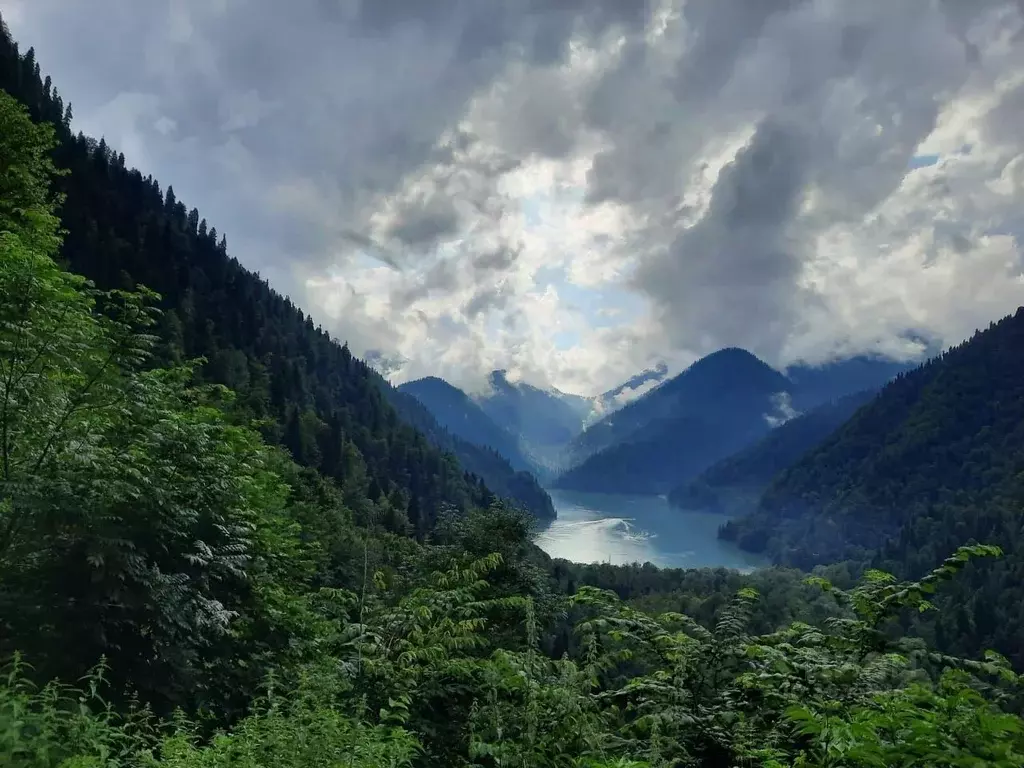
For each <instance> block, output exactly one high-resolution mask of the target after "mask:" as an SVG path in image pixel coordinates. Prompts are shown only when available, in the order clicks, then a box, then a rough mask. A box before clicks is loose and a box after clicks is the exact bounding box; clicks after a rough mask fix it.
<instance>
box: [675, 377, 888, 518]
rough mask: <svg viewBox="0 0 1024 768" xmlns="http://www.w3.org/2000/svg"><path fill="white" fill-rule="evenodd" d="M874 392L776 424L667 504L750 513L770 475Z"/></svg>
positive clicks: (814, 443)
mask: <svg viewBox="0 0 1024 768" xmlns="http://www.w3.org/2000/svg"><path fill="white" fill-rule="evenodd" d="M876 394H877V390H874V389H871V390H867V391H865V392H858V393H856V394H853V395H847V396H846V397H842V398H839V399H837V400H834V401H831V402H827V403H824V404H823V405H819V406H818V407H817V408H814V409H812V410H810V411H808V412H807V413H803V414H801V415H799V416H796V417H794V418H792V419H790V420H789V421H787V422H785V423H784V424H780V425H779V426H777V427H775V429H773V430H772V431H771V432H769V433H768V434H767V435H765V437H763V438H762V439H761V440H759V441H758V442H756V443H754V444H753V445H751V446H749V447H747V448H744V449H743V450H742V451H740V452H739V453H736V454H733V455H732V456H728V457H726V458H724V459H722V460H721V461H719V462H717V463H716V464H714V465H712V466H711V467H708V468H707V469H706V470H704V471H703V472H701V473H700V475H698V476H697V477H696V478H695V479H693V480H692V481H690V482H689V483H684V484H683V485H680V486H677V487H675V488H673V489H672V490H671V491H670V492H669V496H668V498H669V502H671V503H672V504H673V505H675V506H677V507H682V508H684V509H701V510H710V511H715V512H721V513H726V514H749V513H750V512H752V511H753V510H754V509H756V507H757V503H758V501H759V500H760V498H761V494H762V492H763V491H764V489H765V488H767V487H768V485H769V484H770V483H771V481H772V478H774V477H775V476H776V475H777V474H779V473H780V472H782V471H783V470H784V469H786V468H787V467H789V466H790V465H792V464H794V463H796V462H797V461H798V460H799V459H800V458H801V457H802V456H803V455H804V454H805V453H807V452H808V451H810V450H811V449H813V448H815V447H816V446H817V445H818V444H820V443H821V442H822V441H823V440H825V439H826V438H827V437H828V436H829V435H830V434H832V433H833V432H835V431H836V430H837V429H838V428H839V427H840V426H842V425H843V423H845V422H846V421H847V420H848V419H849V418H850V417H851V416H853V414H854V413H856V412H857V409H858V408H860V407H861V406H863V405H864V404H866V403H868V402H870V401H871V400H872V398H874V396H875V395H876Z"/></svg>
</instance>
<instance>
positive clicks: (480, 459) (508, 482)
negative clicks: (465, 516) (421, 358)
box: [375, 374, 555, 519]
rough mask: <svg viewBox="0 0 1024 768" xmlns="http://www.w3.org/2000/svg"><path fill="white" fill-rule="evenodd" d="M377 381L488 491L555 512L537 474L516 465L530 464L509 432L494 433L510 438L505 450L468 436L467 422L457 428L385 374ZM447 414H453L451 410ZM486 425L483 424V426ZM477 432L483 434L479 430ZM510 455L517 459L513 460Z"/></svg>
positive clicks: (544, 513)
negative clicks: (392, 382)
mask: <svg viewBox="0 0 1024 768" xmlns="http://www.w3.org/2000/svg"><path fill="white" fill-rule="evenodd" d="M375 375H376V374H375ZM438 381H440V379H438ZM378 383H379V385H380V387H381V388H382V390H383V391H384V393H385V394H386V396H387V398H388V400H389V401H390V402H391V404H392V405H393V406H394V407H395V410H397V411H398V414H399V415H400V416H401V417H402V419H403V420H404V421H405V422H406V423H408V424H411V425H412V426H414V427H416V429H418V430H419V431H420V432H422V433H423V434H424V435H426V436H427V438H428V439H429V440H430V441H431V442H432V443H434V445H437V446H440V447H441V448H442V449H444V450H446V451H449V452H451V453H453V454H454V455H455V456H456V457H457V458H458V459H459V463H460V465H461V466H462V468H463V469H465V470H466V471H467V472H471V473H472V474H474V475H477V476H479V477H480V478H482V479H483V480H484V482H485V483H486V486H487V490H488V491H490V492H491V493H494V494H497V495H498V496H499V497H501V498H503V499H507V500H508V501H509V502H510V503H512V504H515V505H518V506H522V507H524V508H525V509H527V510H529V511H530V512H531V513H533V514H534V515H536V516H537V517H539V518H541V519H549V518H553V517H554V516H555V508H554V505H553V504H552V502H551V497H550V496H548V493H547V491H545V490H544V489H543V488H542V487H541V486H540V483H539V482H538V481H537V478H536V477H535V476H534V475H533V474H532V473H531V472H530V471H529V469H519V468H517V467H518V466H524V465H525V466H529V465H528V463H527V462H526V460H525V458H523V456H522V455H521V454H519V453H518V452H517V451H516V450H515V448H514V444H515V441H514V440H512V439H511V437H510V436H506V435H502V434H497V435H495V437H496V438H500V437H504V438H505V439H506V440H507V441H508V442H506V443H504V444H501V443H500V441H499V444H500V445H502V449H503V450H502V449H499V448H496V447H494V446H493V445H491V444H490V443H487V442H478V441H477V440H471V439H469V438H468V437H467V433H468V434H472V431H470V430H466V429H465V426H466V422H462V425H461V428H456V427H457V426H458V424H452V425H450V424H449V423H448V422H447V421H445V415H444V411H443V409H442V411H441V413H437V412H435V411H434V410H433V409H431V408H429V407H427V405H425V404H424V403H423V402H421V401H420V399H419V398H417V397H415V396H414V395H413V393H412V392H410V391H408V390H404V389H402V388H401V387H393V386H391V384H389V383H388V382H386V381H384V379H383V378H380V380H379V382H378ZM446 386H450V385H446ZM456 392H458V394H459V395H462V397H465V395H464V394H463V393H462V392H461V391H460V390H456ZM468 406H469V413H470V414H472V409H473V408H475V405H474V404H473V403H472V401H470V402H469V403H468ZM477 411H479V409H477ZM448 415H449V416H450V415H451V413H449V414H448ZM478 415H479V416H481V417H483V420H484V422H490V419H488V417H487V415H486V414H484V413H483V412H479V414H478ZM439 421H440V422H441V423H439ZM491 425H492V427H493V432H497V433H501V430H500V428H498V427H497V426H496V425H493V422H491ZM486 428H487V427H484V429H486ZM476 436H477V437H481V435H480V434H479V433H478V434H477V435H476ZM504 450H507V451H508V454H506V453H504V452H503V451H504ZM509 456H512V457H513V458H514V459H515V461H514V463H513V461H512V460H510V458H509Z"/></svg>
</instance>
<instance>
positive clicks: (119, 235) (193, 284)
mask: <svg viewBox="0 0 1024 768" xmlns="http://www.w3.org/2000/svg"><path fill="white" fill-rule="evenodd" d="M0 88H3V89H5V90H7V91H9V92H10V93H12V94H13V95H14V96H16V97H17V98H19V99H20V100H21V101H22V102H23V103H24V104H26V106H28V108H29V110H30V112H31V114H32V115H33V116H34V117H35V118H37V119H41V120H46V121H49V122H51V123H53V124H54V125H56V126H57V135H58V139H59V146H58V148H57V151H56V153H55V160H56V162H57V165H58V166H59V167H62V168H66V169H68V171H69V173H67V174H66V175H64V176H62V177H60V179H59V187H60V190H61V192H62V193H63V194H64V195H65V196H66V199H65V201H64V204H63V206H62V207H61V219H62V222H63V224H64V227H65V229H67V231H68V235H67V237H66V239H65V243H64V247H63V250H62V256H63V258H64V259H65V261H66V263H67V264H68V265H69V266H70V268H71V269H73V270H74V271H76V272H79V273H81V274H83V275H85V276H87V277H89V278H90V279H92V280H94V281H95V282H96V284H97V285H99V286H101V287H107V288H113V287H117V288H124V287H130V286H133V285H136V284H139V285H145V286H146V287H147V288H150V289H152V290H154V291H156V292H158V293H159V294H160V295H161V296H162V301H161V307H162V308H163V309H164V310H165V314H164V316H163V319H162V321H161V323H162V324H161V327H160V328H159V329H158V332H159V333H160V335H161V336H162V337H163V338H164V339H165V340H167V343H166V345H165V355H166V356H167V357H168V358H169V359H178V358H181V357H193V356H203V357H205V358H207V360H208V361H209V362H208V364H207V365H206V366H204V368H203V369H202V371H201V373H200V375H201V376H202V377H203V378H204V379H206V380H208V381H215V382H218V383H221V384H224V385H226V386H228V387H230V388H232V389H233V390H235V391H236V392H237V393H238V399H239V406H240V407H241V408H243V409H245V411H246V412H247V413H248V414H249V415H251V416H252V417H253V418H268V417H269V418H270V419H271V421H272V424H271V425H270V426H268V427H267V428H266V429H265V430H264V433H265V434H266V435H267V436H268V437H269V438H270V439H271V440H273V441H275V442H280V443H282V444H283V445H285V446H287V447H288V449H289V450H290V451H291V452H292V454H293V455H294V456H295V458H296V460H297V461H299V462H300V463H301V464H304V465H306V466H310V467H315V468H317V469H319V470H320V471H322V472H323V473H324V474H325V475H327V476H329V477H336V478H352V479H354V480H355V481H356V482H357V483H358V482H363V480H362V479H361V478H362V477H363V476H364V475H365V482H366V483H367V485H368V489H369V494H370V497H371V498H378V497H380V496H381V495H383V496H387V497H389V498H391V500H392V502H393V503H394V504H396V505H399V506H401V507H403V508H405V509H407V511H408V514H409V518H410V520H411V521H412V523H413V525H414V527H415V529H416V530H417V531H419V532H421V533H423V532H425V531H426V530H427V529H428V528H429V526H430V521H431V520H432V519H433V517H434V516H435V515H436V513H437V509H438V508H439V507H440V505H442V504H445V503H449V504H454V505H456V506H459V507H466V506H467V505H469V504H470V503H474V502H481V501H485V500H486V498H487V497H488V489H483V488H481V487H480V486H481V483H480V479H482V480H483V484H484V485H487V486H488V488H489V490H492V491H494V492H495V493H505V494H510V495H512V496H513V497H514V499H515V500H516V501H518V502H519V503H523V504H525V505H526V506H528V507H530V508H531V509H533V510H535V511H536V512H538V513H540V514H544V515H547V514H550V510H551V507H550V500H549V499H547V497H546V494H544V492H543V490H542V489H540V487H539V486H537V484H536V482H535V481H532V480H531V478H528V477H518V476H517V475H516V472H515V470H513V469H512V468H511V467H510V466H508V464H507V462H504V461H503V460H501V459H500V458H499V457H496V456H495V455H494V454H493V452H488V451H485V450H481V449H479V448H477V447H476V446H473V445H471V444H469V443H465V442H463V441H459V440H457V439H453V438H452V437H450V436H447V435H445V434H444V431H443V430H442V429H440V428H439V427H437V425H436V423H434V422H433V419H431V418H430V416H429V414H428V413H426V412H425V411H422V409H419V408H418V404H416V403H415V402H412V403H410V402H404V403H403V399H402V398H397V397H392V396H391V393H390V392H385V391H383V390H382V388H381V386H379V385H380V383H381V379H380V377H379V376H377V374H376V373H375V372H374V371H372V370H371V369H370V368H369V367H368V366H367V365H366V364H365V363H363V362H362V361H360V360H358V359H356V358H354V357H353V356H352V355H351V354H350V353H349V352H348V350H347V349H346V348H345V347H343V346H340V345H339V344H338V343H337V341H335V340H334V339H332V338H331V337H330V336H329V334H327V333H326V332H325V331H323V330H322V329H321V328H320V327H318V326H316V325H315V324H314V323H313V321H312V320H311V319H310V318H308V317H306V316H305V315H304V314H303V312H302V311H301V310H299V309H298V308H297V307H296V306H295V305H294V304H292V303H291V301H289V300H288V299H287V298H285V297H283V296H281V295H280V294H278V293H277V292H275V291H274V290H273V289H272V288H271V287H270V286H269V285H268V284H267V283H266V281H264V280H262V279H260V278H259V277H258V276H257V275H254V274H252V273H251V272H249V271H248V270H246V269H245V268H243V267H242V266H241V265H240V264H239V263H238V261H237V260H236V259H233V258H230V257H229V256H228V255H227V251H226V242H225V240H224V238H223V237H221V236H219V235H218V233H217V230H216V228H215V227H212V226H209V225H208V224H207V222H206V221H205V220H204V219H202V218H201V217H200V215H199V212H198V211H196V210H195V209H192V210H191V211H189V210H187V209H186V207H185V205H184V204H183V203H182V202H180V201H178V200H177V198H176V197H175V194H174V191H173V188H171V187H168V188H167V190H166V191H161V189H160V186H159V184H158V183H157V182H156V181H155V180H154V179H152V177H143V176H142V174H141V173H140V172H139V171H137V170H134V169H129V168H127V167H126V166H125V163H124V156H123V155H121V154H118V153H116V152H114V151H113V150H111V149H110V148H109V147H107V146H106V144H105V143H104V142H102V141H100V142H99V143H98V144H97V143H96V142H94V141H92V140H91V139H88V138H86V137H84V136H82V135H81V134H79V135H77V136H75V135H72V134H71V132H70V130H69V118H70V113H69V112H68V110H65V107H64V106H63V103H62V101H61V99H60V97H59V96H58V95H57V94H56V91H55V89H53V88H52V86H51V85H50V82H49V79H48V78H47V79H46V80H45V81H44V80H43V79H42V78H41V76H40V71H39V66H38V64H37V63H36V62H35V61H34V57H32V56H28V57H26V58H25V59H24V60H20V59H19V58H18V56H17V49H16V45H15V44H14V43H13V42H12V41H11V40H10V39H8V38H6V37H5V38H4V39H3V40H0ZM66 112H67V114H66ZM389 400H391V402H389ZM392 406H396V407H397V409H398V413H397V414H396V411H395V408H394V407H392ZM410 425H412V426H410ZM417 430H419V431H420V432H426V433H428V435H429V437H430V438H431V441H430V442H428V441H427V440H425V439H424V437H423V436H422V435H421V434H419V433H418V431H417ZM431 443H432V444H431ZM439 449H440V450H439ZM445 451H450V452H452V453H453V454H454V455H455V457H457V459H458V461H457V460H456V459H455V458H452V457H448V456H445V455H444V452H445ZM460 461H461V462H462V464H463V466H461V467H460V466H459V462H460ZM465 469H470V470H471V471H473V472H476V473H480V475H481V478H480V479H478V478H475V477H474V478H470V477H466V476H464V470H465Z"/></svg>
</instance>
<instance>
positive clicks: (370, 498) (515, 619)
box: [0, 29, 1024, 768]
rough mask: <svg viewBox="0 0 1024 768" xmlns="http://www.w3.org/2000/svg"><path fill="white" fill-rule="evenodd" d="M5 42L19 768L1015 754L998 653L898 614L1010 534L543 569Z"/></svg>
mask: <svg viewBox="0 0 1024 768" xmlns="http://www.w3.org/2000/svg"><path fill="white" fill-rule="evenodd" d="M0 38H2V39H0V86H2V92H0V661H2V663H3V665H4V669H5V674H4V675H3V677H2V679H0V765H4V766H12V768H28V767H29V766H31V767H33V768H35V767H36V766H43V767H47V768H49V767H52V768H58V767H59V768H100V767H101V766H102V768H120V767H121V766H168V767H169V768H213V767H214V766H217V767H223V766H231V767H235V766H237V767H238V768H256V767H257V766H260V767H262V766H277V767H280V768H288V767H290V766H294V767H295V768H298V767H299V766H303V767H305V766H324V767H326V766H332V767H334V766H337V767H339V768H340V767H342V766H344V767H346V768H359V767H361V766H362V767H365V768H371V767H372V768H377V767H378V766H424V767H425V766H453V767H455V766H457V767H460V768H461V767H468V766H480V767H486V768H490V767H492V766H493V767H494V768H497V767H498V766H502V767H508V766H523V767H524V768H525V767H526V766H530V767H531V768H532V767H533V766H576V767H578V768H584V767H586V768H612V767H615V768H644V767H649V768H661V767H662V766H721V768H727V767H731V766H765V768H781V767H782V766H822V767H824V766H829V767H830V768H831V767H841V766H907V767H908V768H909V767H910V766H922V765H927V766H950V767H952V766H958V767H959V766H979V767H980V766H997V767H1002V766H1020V765H1024V722H1022V720H1021V718H1020V716H1019V712H1020V707H1021V699H1020V692H1019V686H1020V682H1021V678H1020V676H1019V675H1018V674H1017V672H1016V671H1015V670H1014V669H1013V667H1012V666H1011V665H1010V663H1009V662H1008V661H1007V659H1006V658H1004V657H1003V656H1002V655H1000V654H999V653H997V652H995V651H992V650H988V649H985V650H984V651H983V652H981V653H980V654H978V655H977V656H976V657H974V658H960V657H957V656H954V655H951V654H949V653H946V652H944V651H942V650H941V649H940V648H938V647H934V646H930V645H929V644H927V643H926V642H924V641H923V640H922V639H921V638H920V637H918V636H915V635H911V634H907V633H906V632H905V630H906V628H907V626H908V621H909V619H908V617H912V616H914V615H917V614H930V613H932V612H933V611H934V610H935V609H936V605H937V604H938V603H939V599H938V597H937V596H941V595H943V594H948V593H949V590H950V588H951V585H956V583H957V580H958V579H959V578H961V577H962V572H964V571H968V572H974V573H982V572H987V571H989V570H990V569H992V568H994V567H995V565H994V564H998V563H999V562H1001V555H1002V552H1001V550H1000V549H999V547H997V546H993V545H990V544H987V543H984V542H982V543H962V544H961V543H956V544H952V545H951V546H950V547H949V549H948V551H947V552H944V553H941V554H938V555H937V557H936V558H935V562H934V563H933V564H932V566H931V567H929V568H928V569H926V570H925V571H924V572H923V573H921V574H919V575H916V576H914V577H913V578H912V579H905V578H904V577H902V576H895V575H890V574H889V573H887V572H886V571H884V570H882V569H880V568H852V567H850V566H849V565H848V564H845V565H833V566H824V567H821V568H817V569H815V571H814V573H813V574H812V575H809V574H806V573H801V572H799V571H796V570H792V569H785V568H776V569H766V570H764V571H759V572H757V573H755V574H753V575H750V576H741V575H740V574H737V573H734V572H729V571H724V570H720V571H713V570H709V571H693V572H689V571H659V570H658V569H654V568H650V567H646V566H644V567H640V566H637V567H634V568H611V567H605V566H576V565H572V564H569V563H565V562H553V561H551V560H550V559H548V558H547V557H546V556H544V555H543V553H541V552H540V551H539V550H538V549H537V548H536V547H535V546H534V545H533V544H532V540H531V532H532V526H533V525H534V524H535V521H536V518H535V516H534V515H533V514H532V513H531V512H529V511H528V510H527V509H523V508H522V507H521V506H520V505H517V504H515V503H512V504H509V503H506V502H504V501H503V500H502V499H501V495H502V494H501V493H500V492H499V489H497V488H492V487H489V485H488V482H489V481H488V480H487V479H486V478H484V477H483V475H482V473H481V475H475V474H472V473H471V472H469V471H467V470H466V468H465V467H464V466H463V465H462V464H460V461H461V458H460V456H459V455H458V454H459V451H458V450H457V449H458V444H457V443H455V442H446V441H449V440H450V436H448V437H445V435H444V434H441V435H433V436H431V435H425V434H424V432H423V431H422V430H424V429H435V428H437V427H436V422H433V425H432V423H431V421H430V420H429V419H428V417H426V416H425V415H424V414H423V413H420V412H418V411H417V410H416V409H415V407H414V406H413V405H411V404H409V403H408V402H406V401H404V400H403V399H402V398H401V397H399V396H398V394H396V393H395V392H394V391H393V390H389V388H388V387H387V385H386V384H385V383H384V382H383V381H382V380H381V379H380V377H379V376H378V375H377V374H376V373H375V372H373V371H372V369H370V368H369V367H368V366H367V365H366V364H365V363H363V362H361V361H359V360H358V359H356V358H355V357H353V356H352V355H351V354H350V353H349V351H348V350H347V348H346V347H345V346H344V345H341V344H338V343H337V342H336V341H335V340H333V339H330V338H329V337H328V336H327V335H326V334H325V333H323V332H322V331H321V330H319V329H318V328H316V327H314V326H313V323H312V321H311V320H310V319H309V318H308V317H306V316H303V314H302V313H301V312H300V311H299V310H298V309H297V308H296V307H294V305H292V304H291V303H290V302H288V301H287V300H286V299H284V298H282V297H280V296H279V295H277V294H276V293H274V292H273V291H272V290H271V289H270V288H269V286H267V285H266V284H265V283H264V282H261V281H260V280H258V279H257V278H256V277H255V276H253V275H251V273H248V272H247V271H245V270H244V269H243V268H242V267H241V265H240V264H239V263H238V262H237V261H235V260H233V259H229V258H228V257H227V252H226V243H225V241H224V240H223V238H221V237H218V235H217V233H216V231H215V229H214V228H213V227H211V226H208V225H207V224H206V223H205V221H203V220H202V219H201V218H199V215H198V212H196V211H194V210H193V212H187V211H186V209H185V207H184V205H183V204H182V203H180V202H178V201H177V200H176V199H175V197H174V195H173V192H172V190H171V189H170V188H169V187H168V189H167V191H166V192H165V193H164V194H160V193H159V187H158V185H157V183H156V182H155V181H153V180H152V179H151V178H144V177H143V176H142V175H141V173H140V172H138V171H134V170H132V171H129V170H127V169H126V168H125V167H124V159H123V157H122V156H120V155H115V153H114V151H113V150H112V149H111V148H109V147H107V146H106V145H105V144H104V143H103V142H93V141H92V140H90V139H87V138H86V137H83V136H80V135H79V136H74V135H73V134H72V133H71V131H70V125H71V120H72V116H71V112H70V108H69V107H68V108H65V107H64V105H63V103H62V101H61V99H60V97H59V96H58V94H57V92H56V90H55V89H54V88H53V86H52V83H51V82H50V81H49V79H48V78H44V77H42V76H41V71H40V66H39V64H38V63H36V61H35V57H34V55H33V53H32V51H31V50H29V51H28V52H26V53H25V54H24V55H21V54H19V52H18V49H17V46H16V45H15V43H14V42H13V41H12V40H11V39H10V37H9V35H7V32H6V29H5V30H4V34H3V35H2V36H0ZM417 420H419V423H417ZM442 432H443V430H442ZM449 449H450V450H449ZM943 543H944V542H943Z"/></svg>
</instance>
